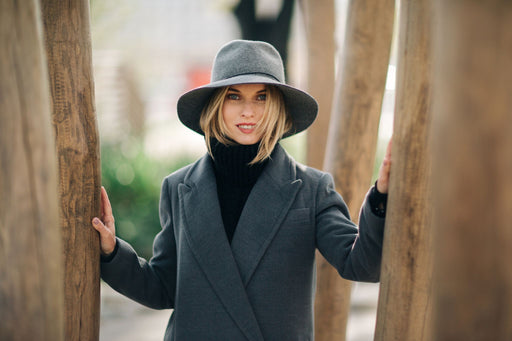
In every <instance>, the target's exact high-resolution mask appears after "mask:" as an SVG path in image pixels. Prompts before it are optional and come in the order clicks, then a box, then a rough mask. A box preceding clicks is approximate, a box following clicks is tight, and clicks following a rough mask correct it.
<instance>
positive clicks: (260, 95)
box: [257, 94, 267, 101]
mask: <svg viewBox="0 0 512 341" xmlns="http://www.w3.org/2000/svg"><path fill="white" fill-rule="evenodd" d="M257 99H258V101H266V100H267V94H259V95H258V97H257Z"/></svg>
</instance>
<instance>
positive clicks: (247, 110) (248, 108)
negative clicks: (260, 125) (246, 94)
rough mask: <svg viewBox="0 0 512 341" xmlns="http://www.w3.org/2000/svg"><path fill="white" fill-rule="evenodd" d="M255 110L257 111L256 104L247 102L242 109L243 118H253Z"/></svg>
mask: <svg viewBox="0 0 512 341" xmlns="http://www.w3.org/2000/svg"><path fill="white" fill-rule="evenodd" d="M254 110H255V108H254V104H253V103H251V102H250V101H247V102H246V103H245V104H244V106H243V108H242V112H241V116H242V117H253V116H254Z"/></svg>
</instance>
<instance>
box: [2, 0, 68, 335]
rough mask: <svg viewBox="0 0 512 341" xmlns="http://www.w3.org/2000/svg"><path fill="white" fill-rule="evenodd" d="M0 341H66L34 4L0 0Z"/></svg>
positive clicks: (53, 174)
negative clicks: (35, 340)
mask: <svg viewBox="0 0 512 341" xmlns="http://www.w3.org/2000/svg"><path fill="white" fill-rule="evenodd" d="M0 46H1V48H0V75H1V76H0V160H1V161H0V165H1V166H0V340H9V341H22V340H34V339H37V340H47V341H53V340H57V341H59V340H64V314H63V311H64V294H63V283H64V281H63V277H64V276H63V272H62V255H61V239H60V229H59V218H58V198H57V161H56V157H55V150H54V148H55V143H54V138H53V134H52V130H51V115H50V102H49V89H48V75H47V69H46V65H45V54H44V50H43V42H42V24H41V18H40V11H39V6H38V2H37V1H29V0H27V1H21V2H15V1H10V0H0Z"/></svg>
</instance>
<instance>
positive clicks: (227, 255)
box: [93, 40, 390, 341]
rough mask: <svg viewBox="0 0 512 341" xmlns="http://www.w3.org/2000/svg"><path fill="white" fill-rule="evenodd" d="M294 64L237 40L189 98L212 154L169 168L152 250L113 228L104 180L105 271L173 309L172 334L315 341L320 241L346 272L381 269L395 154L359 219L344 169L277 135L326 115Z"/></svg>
mask: <svg viewBox="0 0 512 341" xmlns="http://www.w3.org/2000/svg"><path fill="white" fill-rule="evenodd" d="M283 71H284V70H283V65H282V61H281V58H280V56H279V54H278V52H277V51H276V50H275V49H274V48H273V47H272V46H271V45H269V44H267V43H263V42H254V41H243V40H236V41H232V42H230V43H228V44H226V45H225V46H224V47H222V48H221V49H220V51H219V52H218V54H217V56H216V58H215V61H214V65H213V70H212V80H211V83H210V84H208V85H206V86H203V87H200V88H197V89H194V90H191V91H189V92H188V93H186V94H184V95H183V96H181V98H180V99H179V101H178V116H179V118H180V120H181V121H182V123H183V124H185V125H186V126H187V127H189V128H190V129H192V130H194V131H196V132H198V133H199V134H202V135H204V136H205V141H206V144H207V147H208V153H207V154H206V155H205V156H203V157H202V158H201V159H199V160H198V161H196V162H195V163H193V164H191V165H189V166H187V167H185V168H183V169H180V170H178V171H176V172H175V173H173V174H171V175H169V176H168V177H166V178H165V179H164V181H163V185H162V192H161V198H160V220H161V224H162V231H161V232H160V233H159V234H158V235H157V236H156V238H155V241H154V253H153V257H152V258H151V260H150V261H149V262H148V261H146V260H144V259H141V258H138V257H137V255H136V253H135V251H134V250H133V249H132V248H131V247H130V245H128V244H127V243H126V242H124V241H122V240H121V239H118V238H116V237H115V228H114V218H113V216H112V210H111V207H110V203H109V201H108V197H107V194H106V192H105V189H102V217H101V221H100V219H98V218H95V219H93V226H94V228H96V229H97V230H98V231H99V233H100V240H101V250H102V264H101V275H102V278H103V279H104V280H105V281H106V282H107V283H108V284H109V285H110V286H112V287H113V288H114V289H116V290H117V291H119V292H120V293H122V294H124V295H126V296H128V297H130V298H132V299H134V300H135V301H138V302H140V303H141V304H144V305H146V306H149V307H152V308H155V309H162V308H173V309H174V311H173V313H172V316H171V318H170V320H169V324H168V327H167V329H166V333H165V340H186V341H194V340H201V341H203V340H230V341H232V340H281V341H282V340H294V341H295V340H313V299H314V292H315V249H317V248H318V250H320V252H321V253H322V254H323V255H324V257H325V258H326V259H327V260H328V261H329V262H330V263H331V264H332V265H333V266H334V267H336V269H337V270H338V271H339V273H340V275H341V276H342V277H344V278H347V279H350V280H358V281H378V280H379V273H380V261H381V248H382V237H383V228H384V213H385V201H386V195H385V194H384V193H386V192H387V183H388V177H389V165H390V162H389V157H390V155H389V152H388V153H387V156H386V158H385V162H384V163H383V166H382V167H381V170H380V174H379V179H378V180H377V183H376V186H377V187H378V189H379V190H378V191H377V189H376V188H375V186H374V187H372V188H371V189H370V191H369V195H368V196H367V198H366V201H365V203H364V204H363V207H362V209H361V212H360V218H359V222H360V227H359V229H358V228H357V227H356V226H355V225H354V224H353V223H352V222H351V221H350V217H349V213H348V210H347V207H346V205H345V203H344V202H343V200H342V198H341V196H340V195H339V194H338V193H336V191H335V190H334V185H333V180H332V177H331V176H330V175H329V174H327V173H324V172H321V171H318V170H315V169H312V168H309V167H305V166H303V165H300V164H298V163H296V162H295V161H294V160H293V159H292V158H291V157H290V156H289V155H288V154H287V153H286V152H285V151H284V150H283V148H282V147H281V146H280V145H279V143H278V142H279V140H280V139H281V138H282V137H287V136H291V135H293V134H296V133H298V132H300V131H303V130H305V129H306V128H307V127H308V126H309V125H310V124H311V123H312V122H313V121H314V119H315V117H316V114H317V104H316V101H315V100H314V99H313V98H312V97H311V96H309V95H308V94H307V93H305V92H302V91H300V90H298V89H295V88H293V87H290V86H288V85H286V84H285V83H284V72H283ZM379 192H380V193H379ZM381 193H382V194H381Z"/></svg>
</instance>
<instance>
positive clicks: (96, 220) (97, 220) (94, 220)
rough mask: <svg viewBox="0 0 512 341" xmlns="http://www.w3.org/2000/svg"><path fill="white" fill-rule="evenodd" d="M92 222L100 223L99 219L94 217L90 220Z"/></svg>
mask: <svg viewBox="0 0 512 341" xmlns="http://www.w3.org/2000/svg"><path fill="white" fill-rule="evenodd" d="M92 223H93V224H94V225H98V224H99V223H100V220H99V219H98V218H94V219H93V220H92Z"/></svg>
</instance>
